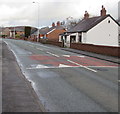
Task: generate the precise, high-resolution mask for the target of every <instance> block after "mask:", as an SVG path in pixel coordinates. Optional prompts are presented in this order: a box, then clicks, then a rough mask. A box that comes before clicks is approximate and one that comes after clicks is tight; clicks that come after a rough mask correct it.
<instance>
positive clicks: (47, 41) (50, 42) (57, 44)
mask: <svg viewBox="0 0 120 114" xmlns="http://www.w3.org/2000/svg"><path fill="white" fill-rule="evenodd" d="M40 42H41V43H44V44H51V45H55V46H59V47H62V43H61V42H57V41H50V40H45V39H40Z"/></svg>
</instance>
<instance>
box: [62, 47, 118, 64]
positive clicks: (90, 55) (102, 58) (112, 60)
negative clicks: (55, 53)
mask: <svg viewBox="0 0 120 114" xmlns="http://www.w3.org/2000/svg"><path fill="white" fill-rule="evenodd" d="M62 50H65V51H69V52H73V53H77V54H82V55H86V56H89V57H95V58H97V59H101V60H106V61H110V62H113V63H118V64H120V58H118V57H113V56H107V55H102V54H96V53H92V52H87V51H81V50H76V49H71V48H62Z"/></svg>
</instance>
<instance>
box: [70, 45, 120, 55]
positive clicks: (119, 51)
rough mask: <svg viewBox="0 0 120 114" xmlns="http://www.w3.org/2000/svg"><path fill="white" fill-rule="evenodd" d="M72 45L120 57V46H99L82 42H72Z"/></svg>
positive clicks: (72, 46) (75, 47)
mask: <svg viewBox="0 0 120 114" xmlns="http://www.w3.org/2000/svg"><path fill="white" fill-rule="evenodd" d="M70 47H71V48H73V49H78V50H83V51H89V52H94V53H98V54H103V55H110V56H117V57H120V47H112V46H98V45H92V44H80V43H72V44H71V46H70Z"/></svg>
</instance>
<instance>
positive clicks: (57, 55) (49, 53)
mask: <svg viewBox="0 0 120 114" xmlns="http://www.w3.org/2000/svg"><path fill="white" fill-rule="evenodd" d="M46 53H48V54H50V55H53V56H55V57H60V56H58V55H56V54H53V53H51V52H48V51H47V52H46Z"/></svg>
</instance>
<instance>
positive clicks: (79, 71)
mask: <svg viewBox="0 0 120 114" xmlns="http://www.w3.org/2000/svg"><path fill="white" fill-rule="evenodd" d="M4 41H5V42H6V43H7V45H8V47H9V48H10V49H11V50H12V51H13V53H14V54H15V56H16V59H17V61H18V63H19V66H20V68H21V70H22V72H23V74H24V75H25V76H26V78H27V79H28V80H29V81H31V83H32V86H33V88H34V89H35V91H36V93H37V95H38V97H39V100H40V101H41V103H42V104H43V106H44V107H45V109H46V111H50V112H118V65H117V64H115V63H111V62H108V61H104V60H100V59H96V58H93V57H88V56H83V55H80V54H75V53H72V52H67V51H64V50H61V48H59V47H55V46H50V45H43V44H40V43H32V42H28V41H19V40H10V39H9V40H8V39H6V40H4Z"/></svg>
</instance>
